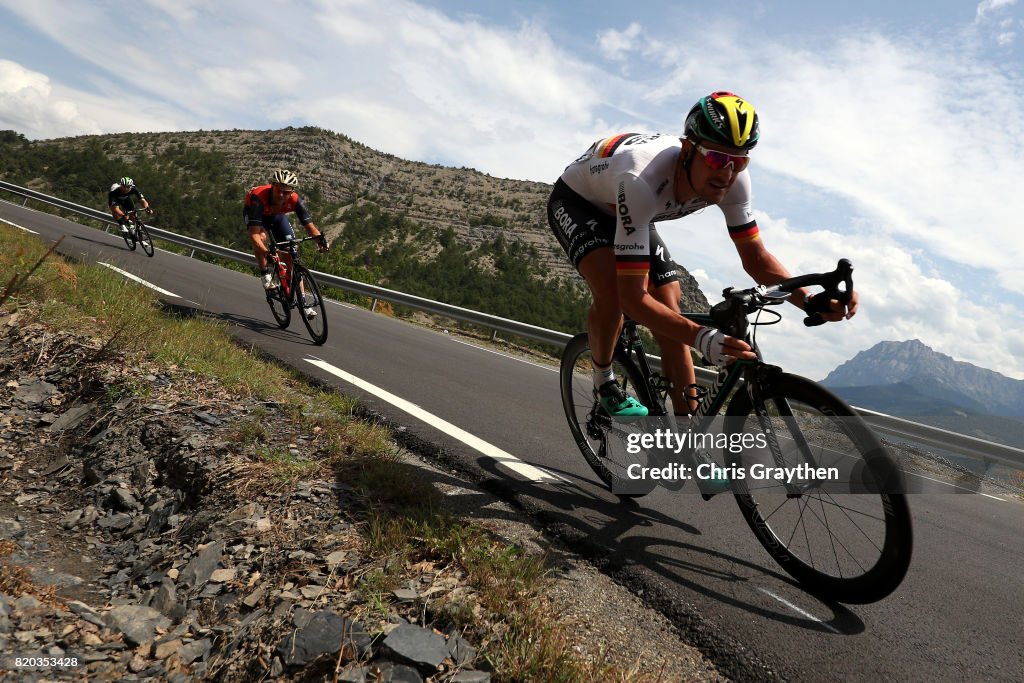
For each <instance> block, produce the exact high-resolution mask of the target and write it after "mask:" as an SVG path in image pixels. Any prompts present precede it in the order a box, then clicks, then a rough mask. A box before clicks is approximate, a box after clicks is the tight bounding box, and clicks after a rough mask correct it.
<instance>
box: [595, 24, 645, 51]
mask: <svg viewBox="0 0 1024 683" xmlns="http://www.w3.org/2000/svg"><path fill="white" fill-rule="evenodd" d="M642 34H643V27H642V26H641V25H640V24H638V23H636V22H633V23H631V24H630V25H629V26H627V27H626V30H624V31H618V30H616V29H613V28H610V29H608V30H606V31H601V32H600V33H598V35H597V41H598V45H599V46H600V48H601V52H602V53H604V56H605V57H607V58H608V59H619V60H621V59H625V58H626V54H627V53H629V52H633V51H635V50H638V49H639V50H642V49H643V47H642V46H643V43H644V42H645V41H639V45H638V39H639V38H640V37H641V35H642Z"/></svg>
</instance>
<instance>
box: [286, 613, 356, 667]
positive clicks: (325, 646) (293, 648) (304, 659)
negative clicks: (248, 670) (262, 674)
mask: <svg viewBox="0 0 1024 683" xmlns="http://www.w3.org/2000/svg"><path fill="white" fill-rule="evenodd" d="M343 647H344V648H348V649H350V650H351V654H352V655H353V656H355V657H362V656H364V654H365V653H366V652H367V651H368V650H369V648H370V636H369V635H367V633H366V631H365V630H363V627H362V626H361V625H360V624H358V623H356V622H354V621H352V620H350V619H347V618H345V617H342V616H339V615H337V614H335V613H333V612H331V611H330V610H322V611H320V612H317V613H316V614H314V615H313V616H312V618H310V619H309V620H308V621H307V622H306V625H305V626H304V627H302V628H297V629H295V630H294V631H292V632H291V633H289V634H288V635H287V636H285V638H284V640H282V641H281V643H280V645H278V648H277V653H278V655H280V657H281V659H282V660H283V661H284V663H285V664H286V665H288V666H304V665H306V664H308V663H310V662H312V661H313V660H314V659H316V658H317V657H319V656H321V655H325V654H335V653H337V652H338V651H339V650H341V649H342V648H343Z"/></svg>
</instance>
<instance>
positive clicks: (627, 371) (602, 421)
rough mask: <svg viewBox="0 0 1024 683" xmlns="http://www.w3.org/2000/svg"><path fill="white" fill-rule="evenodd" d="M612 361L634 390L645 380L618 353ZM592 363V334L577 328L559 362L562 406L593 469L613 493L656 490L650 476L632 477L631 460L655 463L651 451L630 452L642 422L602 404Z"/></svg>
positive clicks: (626, 494)
mask: <svg viewBox="0 0 1024 683" xmlns="http://www.w3.org/2000/svg"><path fill="white" fill-rule="evenodd" d="M616 355H617V354H616ZM613 366H614V368H615V375H616V377H617V378H618V381H619V384H620V386H622V388H623V390H624V391H627V392H628V393H631V394H635V393H636V390H635V389H634V388H633V387H637V386H641V385H640V382H641V379H640V373H639V371H638V370H637V369H636V367H635V366H634V365H633V364H632V363H630V362H628V361H625V362H624V359H621V358H618V357H616V359H615V362H614V364H613ZM593 367H594V364H593V360H592V359H591V355H590V342H589V340H588V338H587V334H586V333H585V332H584V333H582V334H577V335H576V336H575V337H573V338H572V339H571V340H570V341H569V343H568V344H567V345H566V347H565V350H564V351H563V352H562V360H561V363H560V367H559V379H560V383H561V390H562V408H563V409H564V410H565V419H566V420H567V421H568V422H569V430H570V431H571V432H572V438H573V441H575V442H576V446H577V447H578V448H579V449H580V453H582V454H583V458H584V459H585V460H586V461H587V464H588V465H590V468H591V469H592V470H594V474H596V475H597V476H598V477H600V479H601V481H602V482H604V484H605V485H606V486H607V487H608V488H609V489H610V490H611V492H612V493H614V494H615V495H617V496H620V497H624V498H633V497H638V496H643V495H646V494H648V493H650V492H651V491H652V490H654V487H655V485H656V483H655V482H654V481H653V480H651V479H650V478H646V477H645V478H637V477H636V476H633V477H631V476H630V466H631V465H638V466H640V467H646V466H649V465H651V464H652V463H651V462H650V461H649V457H648V454H647V453H646V452H643V451H642V452H640V453H636V454H631V453H629V452H628V451H627V439H628V438H629V435H630V434H631V433H634V432H639V431H640V428H639V427H638V426H631V425H630V424H629V423H623V422H618V421H615V420H613V419H612V417H611V416H610V415H609V414H608V413H607V412H606V411H605V410H604V409H603V408H601V405H600V403H598V400H597V396H596V392H595V391H594V381H593V378H592V372H593ZM641 396H642V394H641ZM641 400H642V399H641ZM633 473H634V475H636V473H637V471H636V470H635V469H634V470H633Z"/></svg>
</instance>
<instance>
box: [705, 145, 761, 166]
mask: <svg viewBox="0 0 1024 683" xmlns="http://www.w3.org/2000/svg"><path fill="white" fill-rule="evenodd" d="M696 147H697V151H698V152H699V153H700V155H701V156H702V157H704V163H705V164H707V165H708V168H710V169H711V170H713V171H717V170H719V169H721V168H725V167H726V166H728V165H729V164H732V168H733V172H735V173H739V172H740V171H742V170H743V169H745V168H746V167H747V164H749V163H750V157H748V156H746V155H743V156H738V155H735V154H726V153H725V152H718V151H716V150H713V149H708V148H707V147H703V146H701V145H696Z"/></svg>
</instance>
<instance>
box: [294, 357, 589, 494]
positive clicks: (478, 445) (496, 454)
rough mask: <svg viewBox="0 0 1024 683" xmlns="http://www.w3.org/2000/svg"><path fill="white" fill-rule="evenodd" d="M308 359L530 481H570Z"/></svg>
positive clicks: (402, 401)
mask: <svg viewBox="0 0 1024 683" xmlns="http://www.w3.org/2000/svg"><path fill="white" fill-rule="evenodd" d="M306 362H307V363H310V364H312V365H315V366H316V367H318V368H320V369H321V370H323V371H325V372H329V373H331V374H332V375H334V376H335V377H340V378H341V379H343V380H345V381H346V382H348V383H350V384H354V385H355V386H357V387H359V388H360V389H362V390H363V391H367V392H369V393H371V394H373V395H374V396H376V397H377V398H380V399H382V400H384V401H387V402H388V403H390V404H391V405H393V406H395V407H396V408H398V409H400V410H404V411H405V412H407V413H409V414H410V415H412V416H413V417H415V418H417V419H419V420H422V421H423V422H426V423H427V424H429V425H430V426H432V427H435V428H437V429H439V430H441V431H442V432H444V433H445V434H447V435H448V436H451V437H453V438H455V439H458V440H459V441H461V442H462V443H464V444H466V445H467V446H469V447H471V448H474V449H476V450H478V451H480V452H481V453H483V454H484V455H485V456H487V457H488V458H490V459H492V460H494V461H495V462H496V463H497V464H499V465H502V466H503V467H505V468H506V469H509V470H512V471H513V472H515V473H516V474H518V475H519V476H521V477H523V478H525V479H527V480H529V481H533V482H552V481H560V482H565V483H570V482H569V480H568V479H565V478H564V477H560V476H559V475H557V474H553V473H551V472H547V471H546V470H542V469H541V468H539V467H534V466H533V465H530V464H527V463H525V462H523V461H522V460H520V459H519V458H517V457H516V456H514V455H512V454H511V453H507V452H505V451H503V450H501V449H500V448H498V447H497V446H494V445H492V444H489V443H487V442H486V441H484V440H483V439H481V438H479V437H477V436H474V435H473V434H470V433H469V432H467V431H465V430H464V429H462V428H460V427H456V426H455V425H453V424H452V423H450V422H446V421H445V420H442V419H441V418H439V417H437V416H436V415H433V414H431V413H428V412H427V411H425V410H423V408H420V407H419V406H418V405H416V404H415V403H410V402H409V401H406V400H405V399H404V398H401V397H400V396H395V395H394V394H392V393H391V392H389V391H386V390H384V389H381V388H380V387H378V386H375V385H373V384H370V383H369V382H367V381H366V380H362V379H360V378H358V377H356V376H355V375H353V374H351V373H349V372H345V371H344V370H342V369H341V368H338V367H335V366H333V365H331V364H330V363H328V362H326V361H323V360H320V359H319V358H315V357H308V358H306Z"/></svg>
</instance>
